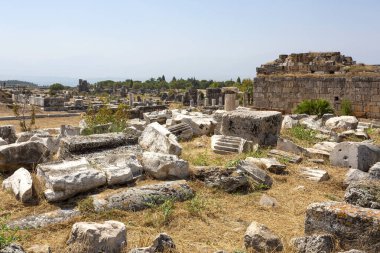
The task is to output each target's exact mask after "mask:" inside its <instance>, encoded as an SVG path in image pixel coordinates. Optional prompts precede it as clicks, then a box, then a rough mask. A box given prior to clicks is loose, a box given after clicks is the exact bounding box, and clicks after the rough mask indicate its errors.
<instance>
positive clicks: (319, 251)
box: [291, 235, 335, 253]
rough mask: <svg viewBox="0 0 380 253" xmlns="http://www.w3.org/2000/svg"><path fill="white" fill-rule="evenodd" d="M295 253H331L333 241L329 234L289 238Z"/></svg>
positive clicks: (333, 247) (333, 246) (333, 245)
mask: <svg viewBox="0 0 380 253" xmlns="http://www.w3.org/2000/svg"><path fill="white" fill-rule="evenodd" d="M291 243H292V244H293V246H294V248H295V249H296V252H297V253H332V252H334V249H335V241H334V238H333V237H332V236H331V235H312V236H304V237H298V238H293V239H292V240H291Z"/></svg>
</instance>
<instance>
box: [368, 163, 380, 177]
mask: <svg viewBox="0 0 380 253" xmlns="http://www.w3.org/2000/svg"><path fill="white" fill-rule="evenodd" d="M368 175H369V177H370V178H371V179H375V180H376V179H377V180H380V162H378V163H375V164H374V165H373V166H372V167H371V168H369V170H368Z"/></svg>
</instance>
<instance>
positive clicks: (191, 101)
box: [190, 99, 194, 107]
mask: <svg viewBox="0 0 380 253" xmlns="http://www.w3.org/2000/svg"><path fill="white" fill-rule="evenodd" d="M190 107H194V100H192V99H190Z"/></svg>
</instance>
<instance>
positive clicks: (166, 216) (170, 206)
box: [160, 199, 174, 224]
mask: <svg viewBox="0 0 380 253" xmlns="http://www.w3.org/2000/svg"><path fill="white" fill-rule="evenodd" d="M160 210H161V212H162V215H163V224H168V223H169V222H170V220H171V218H172V215H173V212H174V201H173V200H172V199H168V200H166V201H165V202H164V203H163V204H162V205H161V206H160Z"/></svg>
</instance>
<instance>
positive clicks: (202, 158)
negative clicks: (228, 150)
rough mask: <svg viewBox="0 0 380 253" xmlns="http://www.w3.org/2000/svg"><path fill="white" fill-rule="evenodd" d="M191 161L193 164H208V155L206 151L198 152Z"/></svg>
mask: <svg viewBox="0 0 380 253" xmlns="http://www.w3.org/2000/svg"><path fill="white" fill-rule="evenodd" d="M192 163H193V164H194V165H195V166H208V165H210V163H209V158H208V155H207V152H206V153H203V154H199V155H197V156H196V157H195V158H194V159H193V161H192Z"/></svg>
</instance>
